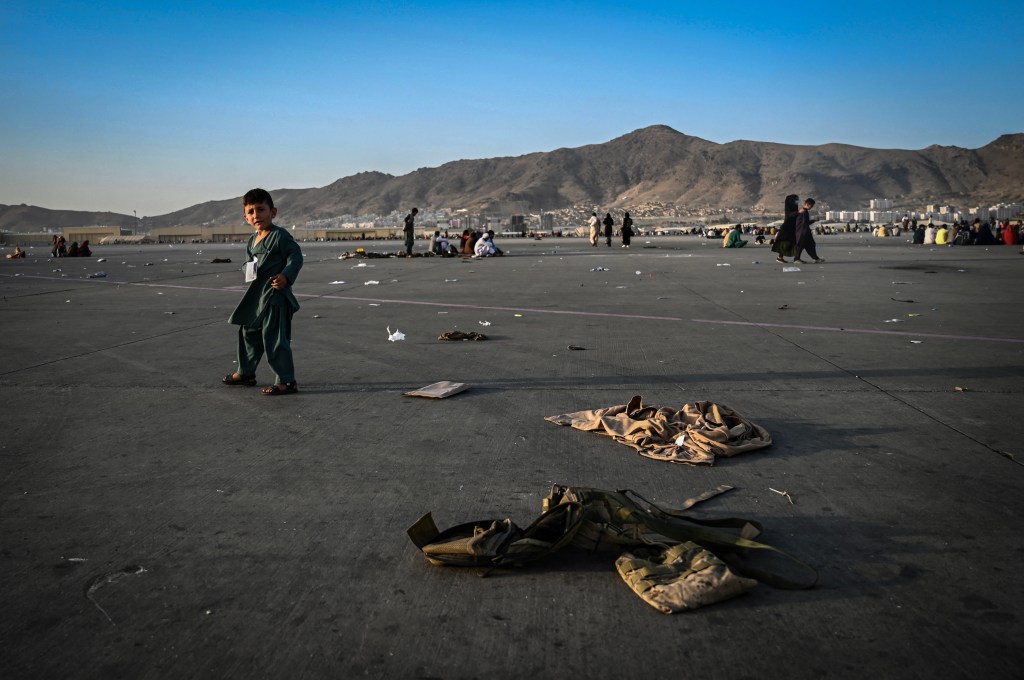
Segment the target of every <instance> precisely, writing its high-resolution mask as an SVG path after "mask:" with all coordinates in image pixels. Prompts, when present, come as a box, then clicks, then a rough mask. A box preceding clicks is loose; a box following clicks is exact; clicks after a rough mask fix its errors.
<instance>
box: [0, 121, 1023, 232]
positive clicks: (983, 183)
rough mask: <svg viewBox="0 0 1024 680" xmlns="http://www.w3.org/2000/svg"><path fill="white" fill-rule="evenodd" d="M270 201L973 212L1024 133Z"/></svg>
mask: <svg viewBox="0 0 1024 680" xmlns="http://www.w3.org/2000/svg"><path fill="white" fill-rule="evenodd" d="M271 193H272V194H273V196H274V202H275V204H277V205H278V207H279V209H280V210H281V212H282V217H283V218H284V219H283V222H286V223H290V224H301V223H304V222H306V221H308V220H315V219H324V218H330V217H336V216H339V215H343V214H351V215H363V214H368V213H379V214H387V213H389V212H391V211H394V210H398V211H405V210H408V209H409V208H411V207H412V206H419V207H420V208H421V209H423V208H425V207H433V208H467V209H471V210H479V209H486V207H487V206H494V205H496V204H509V202H516V203H518V204H519V205H521V206H524V209H526V210H529V211H531V212H537V211H540V210H554V209H558V208H566V207H569V206H572V205H586V206H593V207H594V208H595V209H615V208H628V207H630V206H640V205H643V204H648V203H665V204H676V205H681V206H687V207H691V208H697V207H706V208H741V209H743V208H751V207H753V206H757V205H760V206H765V207H767V208H768V209H769V210H771V211H774V212H778V211H779V210H780V209H781V205H782V201H783V198H784V197H785V195H786V194H789V193H795V194H798V195H800V196H814V197H816V198H818V199H819V201H823V202H824V204H825V205H828V206H832V207H837V208H847V209H862V208H867V202H868V201H869V200H870V199H872V198H891V199H894V201H895V202H896V203H897V204H898V205H907V206H915V207H918V206H920V207H923V205H924V204H926V203H943V204H946V203H948V204H953V205H958V206H960V207H974V206H976V205H984V204H986V203H994V202H1000V201H1021V200H1022V198H1024V134H1007V135H1003V136H1001V137H999V138H998V139H996V140H995V141H993V142H991V143H990V144H987V145H985V146H983V147H981V148H978V149H964V148H960V147H956V146H938V145H933V146H929V147H927V148H925V149H920V150H901V149H871V148H865V147H858V146H851V145H847V144H822V145H818V146H801V145H792V144H777V143H772V142H752V141H745V140H741V141H734V142H728V143H726V144H719V143H716V142H711V141H708V140H705V139H701V138H699V137H693V136H690V135H686V134H683V133H681V132H678V131H676V130H674V129H672V128H670V127H667V126H664V125H655V126H651V127H646V128H642V129H640V130H636V131H634V132H631V133H629V134H627V135H623V136H622V137H618V138H616V139H613V140H611V141H609V142H605V143H603V144H592V145H587V146H582V147H577V148H572V149H569V148H564V149H556V150H554V151H548V152H537V153H530V154H526V155H523V156H516V157H505V158H489V159H481V160H458V161H452V162H449V163H445V164H444V165H441V166H439V167H436V168H421V169H419V170H416V171H414V172H411V173H408V174H406V175H400V176H394V175H389V174H386V173H382V172H362V173H358V174H355V175H351V176H349V177H344V178H342V179H339V180H337V181H336V182H334V183H332V184H330V185H328V186H325V187H320V188H310V189H276V190H273V189H272V190H271ZM240 219H241V206H240V205H239V198H235V199H230V200H224V201H209V202H206V203H200V204H198V205H194V206H191V207H189V208H185V209H183V210H178V211H175V212H172V213H168V214H166V215H159V216H156V217H149V218H147V219H146V226H147V227H160V226H173V225H179V224H185V225H195V224H204V223H212V224H219V223H231V222H238V221H240ZM134 222H135V219H134V218H133V217H132V216H129V215H117V214H116V213H84V212H76V211H49V210H46V209H43V208H36V207H33V206H0V229H5V230H12V229H19V230H27V229H37V228H42V227H46V226H77V225H90V224H107V225H114V224H118V225H125V226H127V225H130V224H133V223H134ZM72 223H74V224H72Z"/></svg>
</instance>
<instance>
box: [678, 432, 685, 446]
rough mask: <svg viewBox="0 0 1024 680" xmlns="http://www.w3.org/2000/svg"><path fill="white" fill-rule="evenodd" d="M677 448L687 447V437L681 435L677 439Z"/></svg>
mask: <svg viewBox="0 0 1024 680" xmlns="http://www.w3.org/2000/svg"><path fill="white" fill-rule="evenodd" d="M676 446H686V435H685V434H681V435H679V436H678V437H676Z"/></svg>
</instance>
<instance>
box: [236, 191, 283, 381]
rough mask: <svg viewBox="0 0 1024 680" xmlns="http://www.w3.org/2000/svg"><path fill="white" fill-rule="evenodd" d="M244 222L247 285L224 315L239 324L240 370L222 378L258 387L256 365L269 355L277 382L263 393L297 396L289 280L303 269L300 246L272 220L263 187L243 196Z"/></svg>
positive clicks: (271, 208)
mask: <svg viewBox="0 0 1024 680" xmlns="http://www.w3.org/2000/svg"><path fill="white" fill-rule="evenodd" d="M242 206H243V208H244V211H245V221H246V222H248V223H249V224H251V225H252V226H253V227H255V228H256V233H255V234H253V235H252V236H251V237H250V238H249V245H248V246H246V258H245V280H246V281H248V282H249V289H248V290H247V291H245V295H244V296H242V301H241V302H239V303H238V306H237V307H235V311H234V312H232V313H231V316H230V317H229V318H228V322H229V323H233V324H237V325H238V371H237V372H235V373H228V374H227V375H226V376H224V379H223V382H224V384H225V385H247V386H249V387H252V386H255V385H256V367H257V366H258V365H259V363H260V359H262V358H263V354H264V353H266V355H267V363H268V364H270V368H272V369H273V370H274V373H275V374H276V377H275V380H276V382H275V383H274V384H273V385H271V386H270V387H265V388H263V394H266V395H268V396H276V395H279V394H295V393H296V392H298V391H299V386H298V384H297V383H296V382H295V365H294V363H293V362H292V346H291V339H292V315H293V314H295V312H296V311H297V310H298V309H299V301H298V300H296V299H295V295H294V294H293V293H292V284H293V283H295V278H296V277H297V276H298V274H299V269H301V268H302V250H301V249H300V248H299V244H298V243H296V242H295V239H293V238H292V235H291V234H289V233H288V232H287V231H286V230H285V229H282V228H281V227H279V226H277V225H275V224H274V222H273V220H274V218H275V217H277V208H275V207H274V199H272V198H271V197H270V194H269V193H268V192H267V191H265V190H263V189H253V190H251V191H249V192H247V193H246V194H245V196H243V197H242Z"/></svg>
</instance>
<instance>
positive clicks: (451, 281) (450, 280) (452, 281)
mask: <svg viewBox="0 0 1024 680" xmlns="http://www.w3.org/2000/svg"><path fill="white" fill-rule="evenodd" d="M456 281H458V279H445V280H444V282H445V283H455V282H456Z"/></svg>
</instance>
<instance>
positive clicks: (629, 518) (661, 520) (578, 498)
mask: <svg viewBox="0 0 1024 680" xmlns="http://www.w3.org/2000/svg"><path fill="white" fill-rule="evenodd" d="M726 490H727V489H726ZM723 492H724V491H720V490H715V492H708V493H707V494H702V496H704V497H706V498H710V497H713V496H715V495H718V493H723ZM633 497H635V498H636V499H639V501H641V502H643V503H644V504H646V506H647V507H644V506H641V505H640V503H639V502H637V500H634V498H633ZM706 498H704V499H706ZM698 499H701V497H698ZM566 501H573V502H580V503H582V504H583V506H584V508H586V509H587V510H588V511H589V515H590V516H588V517H585V519H589V520H591V526H592V527H595V526H596V527H597V533H598V535H597V536H596V540H595V536H593V534H594V533H595V532H593V531H586V530H581V531H580V533H579V535H580V536H581V538H582V537H585V538H586V539H588V540H589V541H592V542H593V545H592V546H591V548H592V549H598V548H599V547H600V541H601V538H602V536H601V535H600V533H601V532H605V533H606V534H607V535H608V538H609V541H608V543H609V545H616V544H619V545H621V544H622V542H623V539H626V541H627V542H628V539H634V541H633V542H634V544H636V543H638V542H645V543H658V540H657V536H662V537H664V538H667V539H671V540H672V541H675V542H686V541H693V542H695V543H698V544H700V545H702V546H705V547H707V548H709V549H712V551H713V552H714V548H725V549H727V550H729V551H733V552H735V553H738V555H730V556H723V555H719V556H720V557H721V559H722V560H723V561H724V562H726V563H727V564H729V566H730V567H732V568H733V569H735V570H736V571H737V572H738V573H741V574H744V575H747V576H749V577H751V578H756V579H757V580H759V581H761V582H762V583H765V584H767V585H770V586H772V587H775V588H782V589H787V590H799V589H805V588H811V587H813V586H814V585H815V584H816V583H817V580H818V574H817V572H816V571H815V570H814V568H813V567H811V566H810V565H808V564H806V563H805V562H803V561H801V560H799V559H798V558H796V557H794V556H793V555H790V554H789V553H786V552H784V551H782V550H779V549H778V548H775V547H774V546H771V545H767V544H765V543H760V542H758V541H754V540H753V537H754V536H757V535H758V534H759V533H760V530H761V527H760V525H759V524H758V523H757V522H753V521H748V520H744V519H738V518H726V519H718V520H705V519H697V518H694V517H687V516H685V515H682V514H680V513H675V512H669V511H666V510H663V509H662V508H660V507H658V506H657V505H655V504H654V503H652V502H650V501H648V500H647V499H645V498H643V497H642V496H640V494H638V493H636V492H635V491H631V490H628V489H626V490H621V491H604V490H601V489H591V488H584V487H565V486H559V485H555V486H553V487H552V489H551V494H550V495H549V496H548V498H546V499H545V505H548V506H550V505H552V504H554V503H558V502H566ZM696 502H699V500H696V501H695V502H693V503H690V507H692V505H695V504H696ZM601 506H604V509H605V510H606V511H608V512H609V513H611V517H610V519H611V521H612V523H613V524H612V525H608V524H601V523H599V522H598V523H594V517H593V516H594V514H595V513H596V512H598V511H597V510H596V508H600V507H601ZM627 527H632V528H633V529H632V531H631V532H630V531H625V530H624V529H625V528H627ZM639 527H644V528H646V529H647V530H649V531H650V532H652V533H653V534H655V535H656V536H654V537H653V538H652V537H650V536H640V535H639V534H638V533H636V531H637V529H638V528H639ZM722 528H732V529H739V530H740V533H739V535H736V534H733V533H730V532H728V531H721V530H720V529H722ZM578 544H579V543H578ZM747 551H764V552H766V553H772V554H776V555H779V556H781V557H783V558H785V559H787V560H789V561H791V562H793V563H795V564H797V565H799V566H800V567H801V568H802V569H804V570H806V571H807V572H808V573H809V575H810V578H809V579H807V580H804V581H796V580H793V579H790V578H787V577H785V576H782V575H780V574H777V573H775V572H772V571H768V570H765V569H760V568H757V567H754V566H753V565H751V564H749V563H747V562H746V561H745V560H743V559H741V557H744V556H745V553H746V552H747ZM716 554H719V553H718V552H716Z"/></svg>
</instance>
